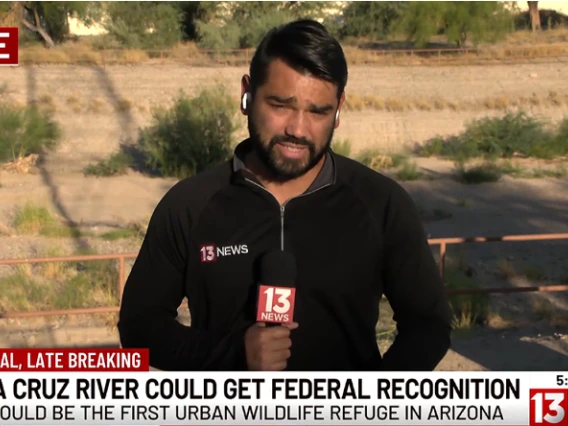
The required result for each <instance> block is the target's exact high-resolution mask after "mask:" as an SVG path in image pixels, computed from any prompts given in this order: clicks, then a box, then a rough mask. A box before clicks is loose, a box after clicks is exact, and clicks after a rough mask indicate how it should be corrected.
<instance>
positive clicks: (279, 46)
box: [250, 19, 347, 98]
mask: <svg viewBox="0 0 568 426" xmlns="http://www.w3.org/2000/svg"><path fill="white" fill-rule="evenodd" d="M275 59H280V60H282V61H283V62H285V63H286V64H287V65H288V66H290V67H292V68H293V69H295V70H296V71H298V72H302V73H309V74H311V75H313V76H314V77H316V78H320V79H322V80H325V81H328V82H330V83H333V84H335V85H336V86H337V89H338V90H337V97H338V98H339V97H340V96H341V94H342V93H343V90H344V89H345V85H346V84H347V61H346V60H345V55H344V53H343V49H342V48H341V45H340V44H339V42H338V41H337V40H336V39H335V38H334V37H333V36H332V35H331V34H330V33H329V32H328V31H327V29H326V28H325V27H324V26H323V25H322V24H320V23H319V22H317V21H313V20H310V19H300V20H297V21H293V22H290V23H288V24H284V25H282V26H279V27H276V28H273V29H272V30H270V31H269V32H268V33H267V34H266V35H265V36H264V38H263V39H262V41H261V42H260V44H259V46H258V47H257V49H256V52H255V54H254V56H253V58H252V61H251V64H250V78H251V86H252V88H251V90H252V91H253V92H254V91H256V89H257V88H258V87H259V86H262V84H264V82H265V81H266V78H267V72H268V67H269V65H270V63H271V62H272V61H273V60H275Z"/></svg>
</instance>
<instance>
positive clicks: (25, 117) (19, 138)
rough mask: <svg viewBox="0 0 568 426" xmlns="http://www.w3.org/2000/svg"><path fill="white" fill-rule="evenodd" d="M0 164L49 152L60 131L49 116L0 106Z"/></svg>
mask: <svg viewBox="0 0 568 426" xmlns="http://www.w3.org/2000/svg"><path fill="white" fill-rule="evenodd" d="M0 129H1V131H0V162H7V161H13V160H16V159H18V158H23V157H26V156H28V155H30V154H41V153H42V152H43V151H44V150H52V149H54V148H55V147H56V146H57V144H58V143H59V140H60V137H61V130H60V127H59V125H58V124H57V123H56V122H55V121H53V120H52V117H51V114H50V113H49V112H45V111H40V110H39V109H37V108H35V107H25V108H15V107H9V106H7V105H2V106H0Z"/></svg>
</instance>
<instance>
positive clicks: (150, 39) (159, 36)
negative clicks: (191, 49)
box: [104, 1, 183, 49]
mask: <svg viewBox="0 0 568 426" xmlns="http://www.w3.org/2000/svg"><path fill="white" fill-rule="evenodd" d="M107 8H108V10H107V14H106V17H107V19H106V20H105V24H104V26H105V28H106V30H107V31H108V36H107V39H108V38H110V39H112V40H115V41H116V42H117V43H118V44H119V45H120V46H122V47H129V48H135V49H167V48H170V47H172V46H174V45H175V44H176V43H178V42H179V41H181V37H182V29H181V28H182V19H183V15H182V13H181V11H180V9H179V8H178V7H177V6H176V5H175V4H168V3H166V2H163V3H161V2H141V1H131V2H108V4H107ZM148 28H153V30H154V31H148Z"/></svg>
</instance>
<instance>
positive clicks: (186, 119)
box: [139, 86, 238, 178]
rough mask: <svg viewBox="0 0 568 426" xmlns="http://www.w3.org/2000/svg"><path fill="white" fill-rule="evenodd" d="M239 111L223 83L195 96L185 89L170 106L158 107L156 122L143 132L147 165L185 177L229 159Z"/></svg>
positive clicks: (142, 141)
mask: <svg viewBox="0 0 568 426" xmlns="http://www.w3.org/2000/svg"><path fill="white" fill-rule="evenodd" d="M237 110H238V105H237V103H236V102H235V101H234V100H233V99H232V98H231V97H230V96H229V95H228V94H227V93H226V91H225V88H224V87H223V86H218V87H214V88H211V89H205V90H203V91H202V92H201V93H200V94H199V95H198V96H196V97H193V98H190V97H187V96H186V95H185V94H184V93H183V92H182V93H181V94H180V96H179V97H178V98H177V99H176V100H175V102H174V105H173V106H172V107H171V108H170V109H165V108H159V109H156V110H155V111H154V112H153V123H152V125H150V126H149V127H147V128H145V129H143V130H142V132H141V135H140V140H139V144H140V149H141V151H142V153H143V154H144V157H145V158H146V164H147V166H149V167H151V168H152V169H154V170H157V171H159V172H160V173H161V174H162V175H163V176H171V177H177V178H184V177H188V176H192V175H194V174H196V173H199V172H201V171H203V170H205V169H207V168H209V167H210V166H212V165H215V164H218V163H220V162H222V161H224V160H226V159H227V158H229V156H230V155H231V142H232V134H233V132H234V131H235V130H236V128H235V124H234V122H233V118H234V116H235V114H236V112H237Z"/></svg>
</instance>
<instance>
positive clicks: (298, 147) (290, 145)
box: [278, 142, 307, 152]
mask: <svg viewBox="0 0 568 426" xmlns="http://www.w3.org/2000/svg"><path fill="white" fill-rule="evenodd" d="M278 143H279V144H280V145H281V146H282V147H283V148H285V149H286V150H287V151H290V152H300V151H302V150H304V149H306V148H307V147H306V146H305V145H299V144H296V143H292V142H278Z"/></svg>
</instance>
